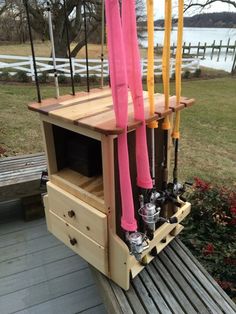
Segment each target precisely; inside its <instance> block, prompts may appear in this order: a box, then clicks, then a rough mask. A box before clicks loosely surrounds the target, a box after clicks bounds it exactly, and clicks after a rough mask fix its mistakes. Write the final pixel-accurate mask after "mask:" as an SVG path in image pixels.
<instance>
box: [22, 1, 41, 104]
mask: <svg viewBox="0 0 236 314" xmlns="http://www.w3.org/2000/svg"><path fill="white" fill-rule="evenodd" d="M24 5H25V9H26V17H27V24H28V30H29V37H30V46H31V53H32V59H33V66H34V79H35V84H36V90H37V96H38V102H39V103H41V94H40V87H39V80H38V71H37V66H36V58H35V51H34V42H33V36H32V30H31V25H30V15H29V7H28V0H24Z"/></svg>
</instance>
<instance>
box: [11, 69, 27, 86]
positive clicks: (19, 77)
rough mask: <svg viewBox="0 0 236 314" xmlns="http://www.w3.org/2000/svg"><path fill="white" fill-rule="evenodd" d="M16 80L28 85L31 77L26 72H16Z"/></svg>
mask: <svg viewBox="0 0 236 314" xmlns="http://www.w3.org/2000/svg"><path fill="white" fill-rule="evenodd" d="M14 78H15V79H16V80H17V81H19V82H23V83H27V82H29V81H30V77H29V76H28V75H27V73H26V72H25V71H18V72H16V74H15V75H14Z"/></svg>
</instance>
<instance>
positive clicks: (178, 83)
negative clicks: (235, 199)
mask: <svg viewBox="0 0 236 314" xmlns="http://www.w3.org/2000/svg"><path fill="white" fill-rule="evenodd" d="M183 11H184V0H179V6H178V34H177V48H176V59H175V60H176V61H175V90H176V105H179V104H180V96H181V65H182V45H183V27H184V25H183V24H184V18H183ZM179 127H180V111H177V112H176V115H175V123H174V128H173V132H172V138H173V139H174V142H175V161H174V170H173V183H174V184H176V183H177V182H178V145H179V137H180V133H179Z"/></svg>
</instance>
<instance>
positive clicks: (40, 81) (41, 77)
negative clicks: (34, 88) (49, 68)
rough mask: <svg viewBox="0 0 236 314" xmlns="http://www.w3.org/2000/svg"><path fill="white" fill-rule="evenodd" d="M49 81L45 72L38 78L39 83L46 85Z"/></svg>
mask: <svg viewBox="0 0 236 314" xmlns="http://www.w3.org/2000/svg"><path fill="white" fill-rule="evenodd" d="M48 79H49V75H48V73H47V72H43V73H42V74H41V75H39V76H38V80H39V83H47V82H48Z"/></svg>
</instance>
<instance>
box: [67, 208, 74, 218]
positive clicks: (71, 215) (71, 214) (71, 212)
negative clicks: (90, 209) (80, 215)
mask: <svg viewBox="0 0 236 314" xmlns="http://www.w3.org/2000/svg"><path fill="white" fill-rule="evenodd" d="M68 216H69V217H70V218H73V217H74V216H75V212H74V211H73V210H69V211H68Z"/></svg>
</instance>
